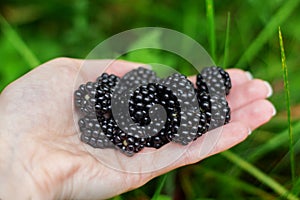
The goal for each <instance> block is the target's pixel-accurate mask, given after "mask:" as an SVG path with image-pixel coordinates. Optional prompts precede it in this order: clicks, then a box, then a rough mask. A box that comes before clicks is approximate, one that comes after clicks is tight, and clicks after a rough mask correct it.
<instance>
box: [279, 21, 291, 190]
mask: <svg viewBox="0 0 300 200" xmlns="http://www.w3.org/2000/svg"><path fill="white" fill-rule="evenodd" d="M278 37H279V45H280V53H281V64H282V71H283V80H284V90H285V99H286V110H287V119H288V132H289V140H290V141H289V143H290V164H291V175H292V183H293V185H294V184H295V152H294V139H293V138H294V137H293V132H292V124H291V103H290V87H289V81H288V70H287V65H286V58H285V51H284V45H283V39H282V34H281V29H280V27H279V28H278Z"/></svg>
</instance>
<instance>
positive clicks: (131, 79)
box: [111, 67, 159, 137]
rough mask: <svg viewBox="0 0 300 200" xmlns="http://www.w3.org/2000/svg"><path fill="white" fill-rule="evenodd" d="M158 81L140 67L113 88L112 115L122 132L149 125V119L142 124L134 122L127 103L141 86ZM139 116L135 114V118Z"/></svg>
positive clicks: (151, 73) (149, 71) (127, 74)
mask: <svg viewBox="0 0 300 200" xmlns="http://www.w3.org/2000/svg"><path fill="white" fill-rule="evenodd" d="M158 81H159V78H158V77H157V76H156V73H155V72H153V71H151V70H149V69H145V68H142V67H139V68H137V69H134V70H132V71H130V72H128V73H126V74H125V75H124V76H123V77H122V79H121V80H120V82H119V83H118V85H117V86H116V87H115V91H114V95H113V96H112V101H111V104H112V108H113V110H112V112H113V115H114V116H115V120H116V122H117V124H118V125H119V126H120V128H121V129H122V130H125V131H127V130H129V127H131V128H133V127H134V128H135V129H139V128H137V125H146V124H147V123H149V119H145V120H143V121H144V122H142V121H141V122H139V123H137V120H135V118H134V117H133V116H131V115H130V113H129V110H130V105H129V101H130V98H131V96H132V95H133V93H134V91H135V90H136V89H137V88H139V87H140V86H141V85H145V84H148V83H151V82H158ZM139 105H140V104H139ZM139 114H140V113H136V117H137V118H138V115H139ZM140 137H144V135H143V134H142V135H140Z"/></svg>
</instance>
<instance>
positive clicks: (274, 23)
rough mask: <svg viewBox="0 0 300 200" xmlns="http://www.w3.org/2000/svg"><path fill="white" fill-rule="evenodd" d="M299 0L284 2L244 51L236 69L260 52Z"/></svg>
mask: <svg viewBox="0 0 300 200" xmlns="http://www.w3.org/2000/svg"><path fill="white" fill-rule="evenodd" d="M298 3H299V0H289V1H285V3H284V5H283V6H282V7H280V8H279V10H278V11H277V13H276V14H275V15H274V16H273V17H272V18H271V20H270V21H269V22H268V24H267V25H266V26H265V28H264V29H263V30H262V31H261V32H260V33H259V34H258V36H257V37H256V38H255V40H254V41H253V42H252V43H251V44H250V46H249V47H248V48H247V49H246V51H245V53H244V54H243V55H242V56H241V58H240V59H239V61H238V62H237V64H236V67H239V68H243V67H244V66H245V65H247V63H249V61H250V60H253V59H254V57H255V56H256V55H257V54H258V53H259V52H260V50H261V49H262V47H263V45H264V44H266V42H267V41H268V39H269V38H270V37H271V36H272V35H273V34H274V30H276V28H277V27H278V26H279V25H280V24H282V22H284V21H285V20H286V19H287V18H288V17H289V16H290V15H291V13H292V12H293V11H294V9H296V8H297V5H298Z"/></svg>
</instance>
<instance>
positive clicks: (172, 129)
mask: <svg viewBox="0 0 300 200" xmlns="http://www.w3.org/2000/svg"><path fill="white" fill-rule="evenodd" d="M156 104H158V105H161V106H162V107H163V109H159V108H158V107H156V109H154V110H152V116H151V118H150V115H149V111H150V109H151V108H152V107H153V106H154V105H156ZM129 111H130V114H131V116H132V118H133V120H134V121H135V123H137V124H139V125H142V126H147V125H149V126H148V131H150V132H148V131H147V132H146V133H147V136H148V137H147V138H148V139H147V146H148V147H155V148H160V147H161V146H162V145H164V144H166V143H168V142H169V141H170V140H171V139H172V138H173V135H174V134H175V133H176V132H177V128H178V127H179V125H180V105H179V102H178V99H177V98H176V96H175V95H174V94H173V92H172V91H171V90H170V88H167V87H166V86H164V85H162V84H159V83H149V84H147V85H142V86H140V87H139V88H138V89H136V90H135V92H134V93H133V95H132V97H131V99H130V101H129ZM164 112H165V113H166V119H162V116H163V113H164ZM154 115H155V116H154ZM163 120H164V121H165V122H164V126H163V127H162V121H163ZM151 121H153V123H151ZM149 127H151V128H149ZM151 129H153V130H152V131H151Z"/></svg>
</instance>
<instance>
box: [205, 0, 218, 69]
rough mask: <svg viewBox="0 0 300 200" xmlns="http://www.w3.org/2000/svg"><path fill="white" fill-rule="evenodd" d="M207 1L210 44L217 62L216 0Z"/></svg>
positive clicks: (211, 52)
mask: <svg viewBox="0 0 300 200" xmlns="http://www.w3.org/2000/svg"><path fill="white" fill-rule="evenodd" d="M205 2H206V15H207V24H208V27H209V28H208V29H209V32H208V33H209V34H208V38H209V46H210V55H211V57H212V59H213V60H214V61H215V63H216V45H217V43H216V33H215V14H214V1H213V0H205Z"/></svg>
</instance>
